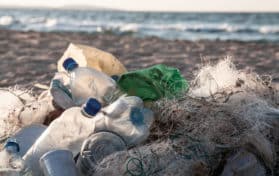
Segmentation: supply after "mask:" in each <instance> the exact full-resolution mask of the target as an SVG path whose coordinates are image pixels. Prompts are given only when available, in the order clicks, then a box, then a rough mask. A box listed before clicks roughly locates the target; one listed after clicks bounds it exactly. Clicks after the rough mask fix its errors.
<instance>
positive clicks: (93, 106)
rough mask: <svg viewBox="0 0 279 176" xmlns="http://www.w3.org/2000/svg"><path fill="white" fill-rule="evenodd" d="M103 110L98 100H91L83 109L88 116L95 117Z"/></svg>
mask: <svg viewBox="0 0 279 176" xmlns="http://www.w3.org/2000/svg"><path fill="white" fill-rule="evenodd" d="M101 108H102V106H101V103H100V102H99V101H98V100H96V99H95V98H89V99H88V100H87V102H86V104H85V106H84V107H83V110H84V111H85V112H86V113H87V114H89V115H91V116H94V115H96V114H97V113H98V112H99V111H100V110H101Z"/></svg>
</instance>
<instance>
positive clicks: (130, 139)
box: [95, 96, 154, 147]
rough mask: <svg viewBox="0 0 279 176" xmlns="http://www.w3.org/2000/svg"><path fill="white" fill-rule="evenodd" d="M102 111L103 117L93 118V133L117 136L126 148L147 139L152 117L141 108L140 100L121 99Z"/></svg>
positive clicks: (150, 113)
mask: <svg viewBox="0 0 279 176" xmlns="http://www.w3.org/2000/svg"><path fill="white" fill-rule="evenodd" d="M102 111H103V112H104V115H103V116H101V115H100V116H96V118H95V120H96V123H95V124H96V127H95V132H101V131H110V132H113V133H115V134H117V135H119V136H120V137H121V138H122V139H123V140H124V141H125V143H126V145H127V146H128V147H131V146H135V145H137V144H139V143H141V142H143V141H144V140H146V139H147V137H148V135H149V127H150V126H151V124H152V122H153V119H154V117H153V113H152V111H151V110H149V109H146V108H143V102H142V100H141V99H140V98H138V97H135V96H130V97H121V98H119V99H118V100H117V101H115V102H113V103H112V104H110V105H109V106H107V107H105V108H103V109H102Z"/></svg>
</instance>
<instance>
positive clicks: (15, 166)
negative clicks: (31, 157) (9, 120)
mask: <svg viewBox="0 0 279 176" xmlns="http://www.w3.org/2000/svg"><path fill="white" fill-rule="evenodd" d="M19 151H20V147H19V144H18V143H17V141H16V139H14V138H9V139H8V140H7V142H6V143H5V146H4V151H3V152H5V153H6V155H4V156H5V158H1V160H2V162H3V160H6V161H4V162H6V165H7V166H8V168H7V169H9V170H7V172H11V173H15V172H16V173H18V175H23V176H31V172H30V171H29V169H28V168H27V166H26V165H25V162H24V160H23V159H22V158H21V156H20V154H19ZM1 174H2V173H0V175H1ZM7 174H8V173H7Z"/></svg>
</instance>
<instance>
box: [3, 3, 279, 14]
mask: <svg viewBox="0 0 279 176" xmlns="http://www.w3.org/2000/svg"><path fill="white" fill-rule="evenodd" d="M5 6H12V7H13V6H17V7H18V6H20V7H52V8H53V7H54V8H62V7H65V6H67V7H69V6H72V7H75V6H76V7H77V6H79V7H81V6H84V7H90V6H92V7H93V6H97V7H104V8H111V9H117V10H131V11H217V12H218V11H221V12H239V11H242V12H279V0H0V7H5Z"/></svg>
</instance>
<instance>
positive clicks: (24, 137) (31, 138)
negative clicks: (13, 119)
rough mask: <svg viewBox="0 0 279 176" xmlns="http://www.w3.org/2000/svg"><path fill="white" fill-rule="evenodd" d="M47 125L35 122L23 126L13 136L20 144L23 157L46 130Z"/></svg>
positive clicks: (20, 152) (20, 153)
mask: <svg viewBox="0 0 279 176" xmlns="http://www.w3.org/2000/svg"><path fill="white" fill-rule="evenodd" d="M46 128H47V127H46V126H44V125H41V124H33V125H29V126H26V127H24V128H22V129H21V130H20V131H18V132H17V133H16V134H15V135H13V136H12V138H13V139H15V140H16V141H17V143H18V145H19V148H20V151H19V152H18V154H19V155H20V156H21V157H23V156H24V154H25V153H26V152H27V151H28V149H29V148H30V147H31V146H32V145H33V144H34V143H35V142H36V140H37V139H38V138H39V137H40V135H41V134H42V133H43V132H44V131H45V130H46Z"/></svg>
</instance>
